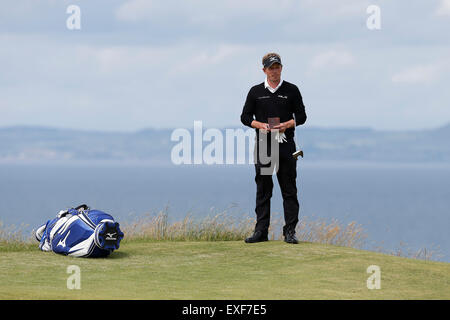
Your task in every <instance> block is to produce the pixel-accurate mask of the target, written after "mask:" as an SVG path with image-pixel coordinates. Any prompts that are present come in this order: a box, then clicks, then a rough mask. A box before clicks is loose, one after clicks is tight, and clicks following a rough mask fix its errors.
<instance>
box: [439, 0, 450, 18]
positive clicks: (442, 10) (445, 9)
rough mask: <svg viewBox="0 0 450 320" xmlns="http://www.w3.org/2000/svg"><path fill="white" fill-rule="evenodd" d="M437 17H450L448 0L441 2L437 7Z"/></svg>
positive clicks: (449, 1) (449, 0)
mask: <svg viewBox="0 0 450 320" xmlns="http://www.w3.org/2000/svg"><path fill="white" fill-rule="evenodd" d="M436 14H437V15H438V16H450V0H441V2H440V4H439V7H438V8H437V9H436Z"/></svg>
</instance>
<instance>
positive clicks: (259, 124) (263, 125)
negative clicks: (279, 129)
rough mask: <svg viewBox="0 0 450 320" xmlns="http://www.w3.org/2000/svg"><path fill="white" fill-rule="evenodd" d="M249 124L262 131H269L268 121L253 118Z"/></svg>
mask: <svg viewBox="0 0 450 320" xmlns="http://www.w3.org/2000/svg"><path fill="white" fill-rule="evenodd" d="M251 125H252V128H255V129H259V130H262V132H263V133H266V131H270V129H269V124H268V123H264V122H259V121H256V120H253V121H252V123H251Z"/></svg>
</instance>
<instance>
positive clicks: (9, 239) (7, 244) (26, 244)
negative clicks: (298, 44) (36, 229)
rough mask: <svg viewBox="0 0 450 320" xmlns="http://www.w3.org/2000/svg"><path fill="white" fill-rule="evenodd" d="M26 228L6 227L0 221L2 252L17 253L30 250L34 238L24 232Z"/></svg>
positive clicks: (0, 247)
mask: <svg viewBox="0 0 450 320" xmlns="http://www.w3.org/2000/svg"><path fill="white" fill-rule="evenodd" d="M26 227H27V226H26V225H21V226H19V227H17V226H14V225H11V226H5V225H4V223H3V222H2V221H0V251H17V250H22V249H28V248H30V246H31V245H32V243H33V241H32V239H33V237H32V235H31V234H27V233H26V232H25V231H24V230H25V229H26Z"/></svg>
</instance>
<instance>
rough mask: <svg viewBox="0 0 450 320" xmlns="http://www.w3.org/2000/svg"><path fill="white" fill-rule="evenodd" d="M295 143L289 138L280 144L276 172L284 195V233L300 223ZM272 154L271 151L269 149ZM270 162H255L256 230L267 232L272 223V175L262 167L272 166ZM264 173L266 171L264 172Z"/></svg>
mask: <svg viewBox="0 0 450 320" xmlns="http://www.w3.org/2000/svg"><path fill="white" fill-rule="evenodd" d="M293 152H295V143H294V141H293V140H288V141H287V142H283V143H280V144H279V168H278V171H277V173H276V176H277V179H278V183H279V185H280V189H281V195H282V197H283V209H284V221H285V225H284V226H283V234H285V232H286V231H287V230H289V229H292V230H294V229H295V227H296V225H297V223H298V214H299V208H300V206H299V202H298V198H297V185H296V178H297V160H295V159H294V157H292V153H293ZM269 155H270V151H269ZM270 165H271V163H269V164H266V165H264V164H261V163H260V161H259V158H258V161H257V162H256V163H255V173H256V176H255V182H256V208H255V212H256V226H255V231H263V232H266V231H267V230H268V229H269V224H270V199H271V198H272V190H273V180H272V175H267V174H261V168H264V167H266V168H267V167H270ZM263 173H264V172H263Z"/></svg>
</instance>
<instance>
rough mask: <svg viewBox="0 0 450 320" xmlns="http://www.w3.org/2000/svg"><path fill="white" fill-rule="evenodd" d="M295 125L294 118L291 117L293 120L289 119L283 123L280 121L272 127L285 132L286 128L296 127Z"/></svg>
mask: <svg viewBox="0 0 450 320" xmlns="http://www.w3.org/2000/svg"><path fill="white" fill-rule="evenodd" d="M294 126H295V122H294V119H291V120H289V121H286V122H282V123H280V124H279V125H277V126H274V127H273V128H272V129H278V131H279V132H280V133H283V132H285V131H286V129H288V128H294Z"/></svg>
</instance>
